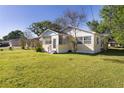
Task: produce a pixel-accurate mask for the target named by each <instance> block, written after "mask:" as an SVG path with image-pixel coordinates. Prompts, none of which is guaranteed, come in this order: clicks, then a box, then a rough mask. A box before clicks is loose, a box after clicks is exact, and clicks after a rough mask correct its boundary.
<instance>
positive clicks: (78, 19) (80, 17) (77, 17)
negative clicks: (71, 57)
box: [56, 10, 86, 52]
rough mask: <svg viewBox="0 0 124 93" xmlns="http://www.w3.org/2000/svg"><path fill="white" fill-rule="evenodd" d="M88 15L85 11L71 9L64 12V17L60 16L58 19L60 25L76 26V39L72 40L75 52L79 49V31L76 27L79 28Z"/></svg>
mask: <svg viewBox="0 0 124 93" xmlns="http://www.w3.org/2000/svg"><path fill="white" fill-rule="evenodd" d="M85 18H86V15H85V14H84V13H79V12H77V11H71V10H67V11H65V12H64V15H63V16H62V17H59V18H58V19H56V23H57V22H58V23H59V25H61V26H62V27H68V26H71V27H73V28H74V39H73V40H72V39H71V40H72V43H73V48H74V52H76V51H77V42H78V40H77V35H76V33H77V31H76V28H78V27H79V26H80V25H81V24H82V23H83V22H84V21H85Z"/></svg>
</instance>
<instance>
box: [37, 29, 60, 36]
mask: <svg viewBox="0 0 124 93" xmlns="http://www.w3.org/2000/svg"><path fill="white" fill-rule="evenodd" d="M48 31H50V32H53V33H55V34H56V35H57V34H58V33H57V32H55V31H53V30H50V29H47V30H45V31H44V32H43V33H42V34H41V35H40V36H39V37H42V36H43V35H44V34H45V33H46V32H48Z"/></svg>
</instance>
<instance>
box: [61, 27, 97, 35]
mask: <svg viewBox="0 0 124 93" xmlns="http://www.w3.org/2000/svg"><path fill="white" fill-rule="evenodd" d="M74 28H75V29H77V30H79V31H84V32H87V33H92V34H98V33H96V32H94V31H86V30H83V29H80V28H77V27H72V26H68V27H67V28H65V29H63V30H61V32H64V31H65V30H66V29H74Z"/></svg>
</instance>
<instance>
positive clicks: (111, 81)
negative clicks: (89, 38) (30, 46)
mask: <svg viewBox="0 0 124 93" xmlns="http://www.w3.org/2000/svg"><path fill="white" fill-rule="evenodd" d="M0 87H66V88H69V87H75V88H82V87H124V50H123V49H122V50H117V49H114V50H109V51H108V52H105V53H101V54H97V55H88V54H47V53H37V52H35V51H33V50H21V49H14V50H13V51H10V50H7V49H6V50H4V51H0Z"/></svg>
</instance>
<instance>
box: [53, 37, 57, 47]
mask: <svg viewBox="0 0 124 93" xmlns="http://www.w3.org/2000/svg"><path fill="white" fill-rule="evenodd" d="M53 48H56V39H53Z"/></svg>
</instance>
